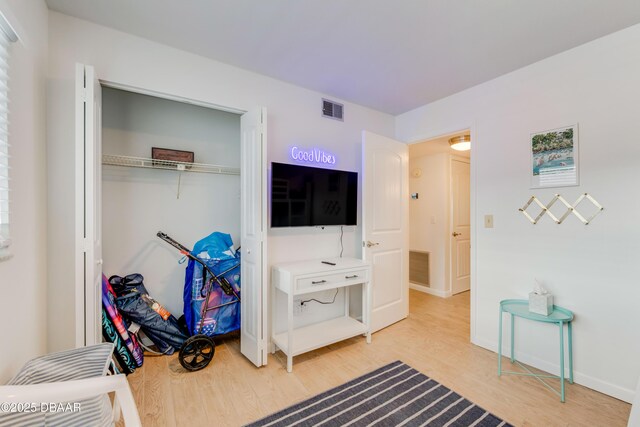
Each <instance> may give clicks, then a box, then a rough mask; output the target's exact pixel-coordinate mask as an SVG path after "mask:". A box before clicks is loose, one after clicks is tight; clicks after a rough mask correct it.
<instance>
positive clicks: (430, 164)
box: [409, 129, 473, 300]
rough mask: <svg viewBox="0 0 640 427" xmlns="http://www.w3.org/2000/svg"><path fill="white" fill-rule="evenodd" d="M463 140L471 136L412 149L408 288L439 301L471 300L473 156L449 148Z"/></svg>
mask: <svg viewBox="0 0 640 427" xmlns="http://www.w3.org/2000/svg"><path fill="white" fill-rule="evenodd" d="M464 135H470V130H469V129H464V130H461V131H458V132H455V133H451V134H446V135H442V136H439V137H437V138H433V139H428V140H425V141H421V142H417V143H414V144H411V145H410V146H409V192H410V194H411V200H410V201H409V229H410V233H409V234H410V238H409V287H410V288H411V289H413V290H415V291H420V292H423V293H427V294H430V295H434V296H436V297H440V298H448V297H451V296H454V295H460V297H457V298H456V299H460V298H464V299H466V300H468V299H469V294H470V292H469V290H470V288H471V215H470V209H471V193H470V189H471V185H470V177H471V174H470V163H471V151H470V150H467V151H457V150H454V149H452V148H451V147H450V144H449V140H450V139H452V138H456V137H460V136H464ZM472 143H473V142H472ZM412 293H414V292H412ZM463 294H464V295H463Z"/></svg>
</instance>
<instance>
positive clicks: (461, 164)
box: [451, 159, 471, 295]
mask: <svg viewBox="0 0 640 427" xmlns="http://www.w3.org/2000/svg"><path fill="white" fill-rule="evenodd" d="M470 186H471V180H470V173H469V163H468V162H465V161H462V160H457V159H452V160H451V293H452V294H454V295H455V294H458V293H460V292H464V291H468V290H469V287H470V280H471V223H470V220H471V215H470V209H471V208H470V197H471V196H470V194H471V193H470V191H471V187H470Z"/></svg>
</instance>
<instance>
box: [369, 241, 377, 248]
mask: <svg viewBox="0 0 640 427" xmlns="http://www.w3.org/2000/svg"><path fill="white" fill-rule="evenodd" d="M379 244H380V243H378V242H372V241H371V240H367V243H366V245H367V247H368V248H370V247H371V246H378V245H379Z"/></svg>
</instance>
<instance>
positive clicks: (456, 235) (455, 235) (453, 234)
mask: <svg viewBox="0 0 640 427" xmlns="http://www.w3.org/2000/svg"><path fill="white" fill-rule="evenodd" d="M461 234H462V233H458V232H457V231H454V232H453V233H451V235H452V236H453V237H458V236H459V235H461Z"/></svg>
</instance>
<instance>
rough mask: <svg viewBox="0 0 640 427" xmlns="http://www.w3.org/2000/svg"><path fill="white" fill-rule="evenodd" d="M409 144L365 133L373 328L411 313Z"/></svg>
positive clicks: (366, 250) (366, 253)
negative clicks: (371, 265)
mask: <svg viewBox="0 0 640 427" xmlns="http://www.w3.org/2000/svg"><path fill="white" fill-rule="evenodd" d="M408 159H409V154H408V147H407V145H406V144H403V143H401V142H398V141H395V140H393V139H390V138H386V137H384V136H380V135H376V134H374V133H371V132H367V131H364V132H363V133H362V162H363V164H362V198H363V203H362V238H363V242H362V243H363V257H364V259H366V260H370V261H371V262H372V264H373V278H372V279H373V280H372V307H371V308H372V309H371V331H372V332H375V331H377V330H380V329H382V328H384V327H386V326H389V325H391V324H392V323H395V322H397V321H399V320H402V319H404V318H405V317H407V315H408V313H409V255H408V248H409V235H408V227H409V172H408V161H409V160H408Z"/></svg>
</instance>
